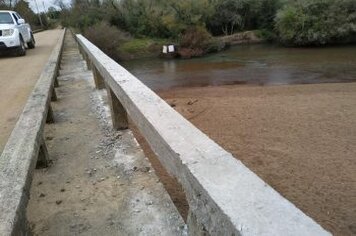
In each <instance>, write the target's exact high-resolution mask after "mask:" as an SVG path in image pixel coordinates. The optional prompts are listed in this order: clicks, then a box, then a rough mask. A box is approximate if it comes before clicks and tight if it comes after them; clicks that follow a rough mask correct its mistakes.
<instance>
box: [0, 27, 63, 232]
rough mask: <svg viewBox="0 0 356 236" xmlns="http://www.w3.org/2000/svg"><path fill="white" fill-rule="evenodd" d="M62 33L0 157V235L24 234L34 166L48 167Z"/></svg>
mask: <svg viewBox="0 0 356 236" xmlns="http://www.w3.org/2000/svg"><path fill="white" fill-rule="evenodd" d="M64 34H65V30H63V33H62V34H61V36H60V38H59V40H58V43H57V45H56V46H55V48H54V50H53V52H52V54H51V56H50V57H49V60H48V62H47V64H46V65H45V67H44V70H43V72H42V74H41V75H40V78H39V80H38V81H37V83H36V85H35V88H34V90H33V91H32V93H31V95H30V97H29V99H28V101H27V103H26V105H25V108H24V110H23V112H22V114H21V116H20V118H19V120H18V122H17V123H16V125H15V128H14V129H13V131H12V133H11V135H10V137H9V139H8V142H7V143H6V145H5V147H4V150H3V152H2V154H1V156H0V235H1V236H8V235H28V233H27V230H28V228H27V224H26V207H27V203H28V199H29V194H30V193H29V189H30V186H31V181H32V175H33V171H34V169H35V166H36V164H37V166H39V165H43V166H47V165H48V159H47V157H48V153H47V147H46V144H45V141H44V137H43V130H44V126H45V123H46V122H53V114H52V108H51V104H50V103H51V100H52V101H55V100H56V99H57V97H56V93H55V90H54V87H56V86H58V82H57V75H58V69H59V63H60V60H61V53H62V49H63V42H64Z"/></svg>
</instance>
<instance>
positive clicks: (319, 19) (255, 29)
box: [61, 0, 356, 59]
mask: <svg viewBox="0 0 356 236" xmlns="http://www.w3.org/2000/svg"><path fill="white" fill-rule="evenodd" d="M61 15H62V24H63V25H64V26H71V27H75V28H77V29H79V30H80V31H81V32H83V33H84V34H85V36H87V37H88V38H89V39H90V40H91V41H93V42H94V43H95V44H97V45H98V46H99V47H100V48H102V49H103V50H104V51H105V52H106V53H108V54H109V55H111V56H112V57H114V58H115V59H133V58H137V57H146V56H155V55H158V54H159V52H160V51H161V48H162V45H163V44H167V43H173V44H175V45H179V54H180V55H181V56H182V57H184V58H190V57H193V56H201V55H204V54H206V53H209V52H215V51H219V50H222V49H224V48H226V47H227V46H228V45H230V44H232V43H244V42H260V41H261V39H263V40H270V41H275V42H279V43H281V44H284V45H287V46H319V45H327V44H335V43H354V42H356V37H355V36H356V1H355V0H338V1H334V0H299V1H292V0H180V1H175V0H156V1H153V0H121V1H113V0H103V1H99V0H74V1H73V4H72V7H71V8H67V9H63V10H62V14H61ZM103 22H104V23H103ZM243 32H248V33H243Z"/></svg>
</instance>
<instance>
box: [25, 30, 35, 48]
mask: <svg viewBox="0 0 356 236" xmlns="http://www.w3.org/2000/svg"><path fill="white" fill-rule="evenodd" d="M27 46H28V48H29V49H33V48H35V47H36V41H35V38H34V37H33V34H32V33H31V41H30V42H28V43H27Z"/></svg>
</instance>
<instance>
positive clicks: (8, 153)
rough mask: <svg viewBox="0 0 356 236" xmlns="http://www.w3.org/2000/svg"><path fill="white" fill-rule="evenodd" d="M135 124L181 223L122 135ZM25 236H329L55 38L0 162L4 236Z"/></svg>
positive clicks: (187, 126) (160, 106)
mask: <svg viewBox="0 0 356 236" xmlns="http://www.w3.org/2000/svg"><path fill="white" fill-rule="evenodd" d="M79 52H80V53H79ZM24 76H25V77H26V75H24ZM106 103H107V104H108V105H109V107H110V111H109V112H107V111H106V110H105V107H106V106H105V104H106ZM109 118H110V120H109ZM133 126H135V127H136V128H137V130H139V132H140V133H141V134H142V136H143V137H144V138H145V139H146V141H147V142H148V143H149V145H150V148H151V149H152V150H153V152H154V153H155V154H156V156H157V158H158V159H159V161H160V163H161V164H162V166H163V167H164V168H165V169H166V170H167V171H168V173H169V174H170V175H172V176H173V177H174V178H176V179H177V180H178V182H179V183H180V184H181V186H182V188H183V190H184V193H185V195H186V198H187V201H188V204H189V214H188V219H187V221H186V223H185V222H184V220H183V218H182V217H181V216H180V214H179V213H178V211H177V209H176V208H175V206H174V204H173V202H172V200H171V199H170V197H169V195H168V194H167V192H166V191H165V189H164V187H163V185H162V184H161V183H160V181H159V179H158V177H157V176H156V174H155V172H154V171H153V170H152V167H151V164H150V163H149V162H148V160H147V159H146V158H145V156H144V154H143V152H142V150H141V148H140V147H139V146H138V145H137V142H136V140H135V138H134V136H133V134H132V132H131V131H130V129H128V128H131V127H133ZM36 166H37V167H38V168H40V167H41V168H44V169H37V170H36V169H35V168H36ZM31 231H32V232H34V234H36V235H37V234H38V235H81V234H82V235H99V234H101V235H187V234H188V235H329V233H328V232H327V231H325V230H324V229H323V228H322V227H321V226H319V225H318V224H317V223H316V222H315V221H314V220H313V219H311V218H310V217H308V216H307V215H305V214H304V213H303V212H302V211H300V210H299V209H298V208H296V207H295V206H294V205H293V204H292V203H291V202H289V201H288V200H286V199H285V198H283V197H282V196H281V195H280V194H279V193H278V192H276V191H275V190H274V189H272V188H271V187H270V186H269V185H268V184H266V183H265V182H264V181H263V180H261V179H260V178H259V177H258V176H257V175H256V174H254V173H253V172H252V171H251V170H249V169H248V168H247V167H246V166H244V165H243V164H242V163H241V162H240V161H238V160H236V159H235V158H234V157H233V156H232V155H231V154H230V153H228V152H227V151H225V150H224V149H223V148H221V147H220V146H219V145H218V144H216V143H215V142H214V141H213V140H211V139H210V138H209V137H207V136H206V135H205V134H204V133H202V132H201V131H200V130H198V129H197V128H196V127H195V126H193V125H192V124H191V123H190V122H189V121H187V120H186V119H184V118H183V117H182V116H181V115H179V114H178V113H177V112H176V111H175V110H174V109H172V108H171V107H170V106H169V105H168V104H167V103H165V102H164V101H163V100H162V99H161V98H159V97H158V96H157V95H156V94H155V93H154V92H153V91H151V90H150V89H149V88H147V87H146V86H145V85H144V84H142V83H141V82H140V81H139V80H138V79H137V78H135V77H134V76H133V75H132V74H130V73H129V72H128V71H126V70H125V69H124V68H123V67H121V66H120V65H119V64H117V63H116V62H115V61H113V60H112V59H111V58H109V57H108V56H107V55H105V54H104V53H103V52H102V51H100V50H99V49H98V48H97V47H96V46H95V45H93V44H92V43H91V42H89V41H88V40H87V39H86V38H84V37H83V36H81V35H73V34H72V33H71V32H70V31H61V32H60V33H59V39H58V42H57V44H56V45H55V47H54V49H53V52H52V54H51V55H50V57H49V59H48V61H47V63H46V65H45V67H44V69H43V71H42V73H41V75H40V76H39V78H38V80H37V83H36V85H35V87H34V89H33V91H32V93H31V95H30V96H29V97H28V101H27V103H26V105H25V107H24V109H23V112H22V113H21V114H20V115H19V118H18V121H17V123H16V125H15V126H14V128H13V130H12V133H11V135H10V136H9V138H8V140H7V143H6V145H5V146H4V149H3V151H2V154H1V157H0V235H28V234H30V232H31Z"/></svg>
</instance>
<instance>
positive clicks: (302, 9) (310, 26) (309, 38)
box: [276, 0, 356, 46]
mask: <svg viewBox="0 0 356 236" xmlns="http://www.w3.org/2000/svg"><path fill="white" fill-rule="evenodd" d="M276 29H277V32H278V34H279V38H280V41H281V42H282V43H284V44H289V45H296V46H307V45H325V44H330V43H340V42H347V41H352V40H354V36H355V34H356V1H354V0H339V1H334V0H303V1H299V2H298V3H294V4H289V5H286V6H285V7H284V8H283V9H282V10H280V11H279V12H278V13H277V17H276Z"/></svg>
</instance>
